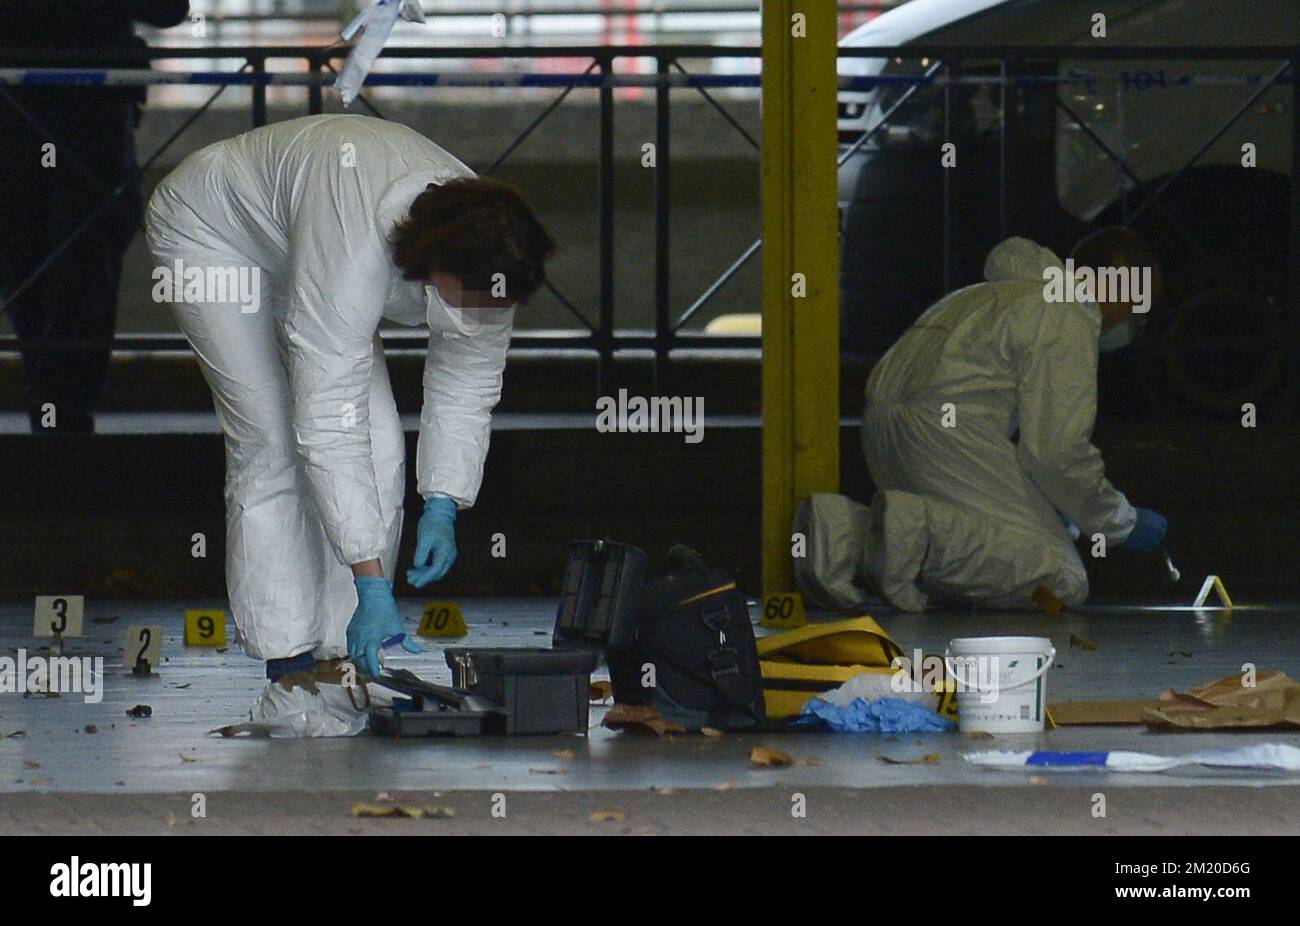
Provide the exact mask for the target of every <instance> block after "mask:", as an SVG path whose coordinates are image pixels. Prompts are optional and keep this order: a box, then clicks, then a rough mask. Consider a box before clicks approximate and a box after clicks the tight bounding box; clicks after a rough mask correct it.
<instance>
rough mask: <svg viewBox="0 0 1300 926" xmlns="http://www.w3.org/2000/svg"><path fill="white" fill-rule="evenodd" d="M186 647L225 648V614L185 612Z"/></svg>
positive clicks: (222, 612) (215, 611) (217, 611)
mask: <svg viewBox="0 0 1300 926" xmlns="http://www.w3.org/2000/svg"><path fill="white" fill-rule="evenodd" d="M185 645H186V646H225V645H226V612H225V611H221V610H210V611H204V610H191V611H186V612H185Z"/></svg>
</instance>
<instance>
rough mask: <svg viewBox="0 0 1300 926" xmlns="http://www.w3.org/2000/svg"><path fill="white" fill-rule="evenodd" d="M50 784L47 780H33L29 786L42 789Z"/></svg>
mask: <svg viewBox="0 0 1300 926" xmlns="http://www.w3.org/2000/svg"><path fill="white" fill-rule="evenodd" d="M49 783H50V780H49V779H48V778H33V779H32V780H31V785H32V787H33V788H43V787H45V786H46V785H48V784H49Z"/></svg>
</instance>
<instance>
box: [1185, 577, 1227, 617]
mask: <svg viewBox="0 0 1300 926" xmlns="http://www.w3.org/2000/svg"><path fill="white" fill-rule="evenodd" d="M1210 592H1214V594H1216V595H1218V596H1219V601H1220V602H1222V607H1223V608H1224V609H1226V610H1228V611H1231V610H1232V599H1231V598H1229V597H1228V590H1227V589H1226V588H1225V587H1224V585H1223V580H1222V579H1220V578H1219V577H1218V576H1206V577H1205V581H1204V582H1202V583H1201V590H1200V591H1199V592H1197V593H1196V600H1195V601H1193V602H1192V607H1193V608H1200V607H1204V605H1205V602H1206V601H1207V600H1208V599H1209V597H1210Z"/></svg>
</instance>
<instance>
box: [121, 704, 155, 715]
mask: <svg viewBox="0 0 1300 926" xmlns="http://www.w3.org/2000/svg"><path fill="white" fill-rule="evenodd" d="M126 716H128V717H152V716H153V708H152V707H150V706H149V705H148V704H137V705H136V706H135V707H133V708H131V709H130V710H128V711H127V712H126Z"/></svg>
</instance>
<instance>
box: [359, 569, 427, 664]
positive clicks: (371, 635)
mask: <svg viewBox="0 0 1300 926" xmlns="http://www.w3.org/2000/svg"><path fill="white" fill-rule="evenodd" d="M353 583H354V584H355V585H356V587H357V609H356V611H354V612H353V613H352V620H351V621H349V622H348V655H349V656H351V657H352V660H353V661H354V662H355V663H356V664H357V665H358V666H359V667H360V668H361V671H362V672H365V673H366V674H367V675H378V674H379V651H380V649H382V648H383V645H384V641H385V640H388V639H390V638H393V637H401V638H402V643H401V645H402V648H403V649H404V650H406V651H407V652H408V653H422V652H424V650H423V649H422V648H421V647H420V645H419V644H418V643H416V642H415V641H414V640H412V639H411V638H410V637H408V636H407V635H406V631H405V629H404V628H403V627H402V619H401V617H399V616H398V614H397V601H396V600H395V599H394V598H393V586H392V585H391V584H389V582H388V580H387V579H385V578H384V577H383V576H357V577H356V578H355V579H354V580H353Z"/></svg>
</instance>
